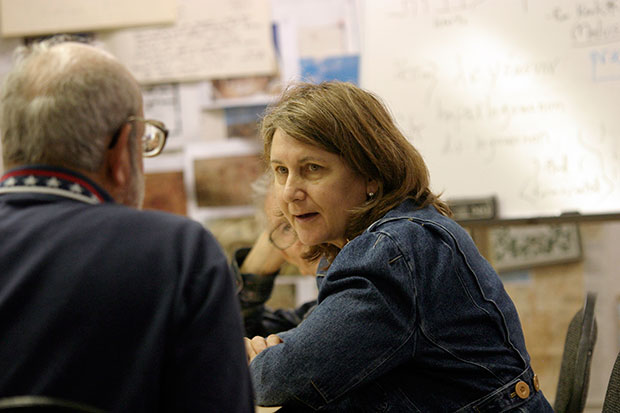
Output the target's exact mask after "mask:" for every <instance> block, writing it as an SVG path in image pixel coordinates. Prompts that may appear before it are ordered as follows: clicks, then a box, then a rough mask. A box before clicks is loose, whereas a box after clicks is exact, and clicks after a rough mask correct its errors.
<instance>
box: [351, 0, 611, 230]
mask: <svg viewBox="0 0 620 413" xmlns="http://www.w3.org/2000/svg"><path fill="white" fill-rule="evenodd" d="M362 23H363V30H362V33H363V42H362V53H361V69H360V70H361V73H360V79H361V80H360V82H361V85H362V86H363V87H364V88H366V89H368V90H370V91H372V92H374V93H376V94H377V95H378V96H379V97H381V98H382V99H383V100H384V101H385V103H386V104H387V106H388V107H389V108H390V110H391V111H392V113H393V115H394V117H395V118H396V120H397V122H398V124H399V126H400V128H401V129H402V130H403V132H404V133H405V135H406V136H407V137H408V138H409V139H410V140H411V142H412V143H413V144H414V146H416V148H418V150H419V151H420V152H421V153H422V155H423V156H424V158H425V160H426V162H427V164H428V166H429V169H430V172H431V185H432V189H433V191H435V192H443V197H444V198H446V199H450V198H477V197H486V196H496V197H497V199H498V206H499V211H498V212H499V216H500V217H507V218H516V217H532V216H547V215H557V214H560V213H562V212H565V211H579V212H581V213H584V214H589V213H608V212H617V211H620V0H609V1H596V0H583V1H574V0H570V1H569V0H529V1H528V0H365V2H364V3H363V21H362Z"/></svg>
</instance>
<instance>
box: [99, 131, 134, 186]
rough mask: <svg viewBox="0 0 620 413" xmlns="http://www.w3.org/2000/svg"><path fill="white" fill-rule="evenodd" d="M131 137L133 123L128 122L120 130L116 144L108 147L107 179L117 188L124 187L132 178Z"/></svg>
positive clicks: (106, 160) (106, 161)
mask: <svg viewBox="0 0 620 413" xmlns="http://www.w3.org/2000/svg"><path fill="white" fill-rule="evenodd" d="M130 137H131V124H130V123H126V124H125V125H123V127H122V128H121V129H120V131H119V136H118V140H117V141H116V145H114V147H112V148H110V149H108V151H107V153H106V159H105V173H106V179H107V180H108V181H109V182H110V184H112V185H113V186H114V187H117V188H118V187H120V188H123V187H124V186H125V185H126V184H127V182H129V180H130V179H131V152H130V150H129V145H130V144H131V142H130Z"/></svg>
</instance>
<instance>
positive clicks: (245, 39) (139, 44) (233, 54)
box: [100, 0, 276, 84]
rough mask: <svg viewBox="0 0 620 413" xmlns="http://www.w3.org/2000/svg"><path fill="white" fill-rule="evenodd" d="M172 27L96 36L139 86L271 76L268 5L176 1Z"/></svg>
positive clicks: (254, 0) (259, 1) (243, 0)
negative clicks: (176, 5)
mask: <svg viewBox="0 0 620 413" xmlns="http://www.w3.org/2000/svg"><path fill="white" fill-rule="evenodd" d="M178 4H179V9H178V19H177V23H176V24H175V25H174V26H172V27H163V28H142V29H130V30H121V31H117V32H111V33H108V34H104V35H102V36H100V40H101V41H102V42H103V43H104V45H105V46H106V48H107V49H108V50H109V51H110V52H112V53H113V54H115V55H116V56H117V57H118V58H119V59H120V60H121V61H122V62H123V63H125V64H126V65H127V67H129V69H130V70H131V71H132V72H133V74H134V75H135V76H136V78H137V79H138V81H139V82H141V83H143V84H148V83H163V82H175V81H191V80H202V79H211V78H223V77H235V76H247V75H253V74H273V73H275V72H276V61H275V52H274V47H273V36H272V28H271V18H270V9H269V3H268V1H267V0H230V1H220V0H178Z"/></svg>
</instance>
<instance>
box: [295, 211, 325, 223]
mask: <svg viewBox="0 0 620 413" xmlns="http://www.w3.org/2000/svg"><path fill="white" fill-rule="evenodd" d="M318 215H319V213H318V212H309V213H307V214H301V215H295V220H297V221H300V222H308V221H310V220H312V219H313V218H315V217H317V216H318Z"/></svg>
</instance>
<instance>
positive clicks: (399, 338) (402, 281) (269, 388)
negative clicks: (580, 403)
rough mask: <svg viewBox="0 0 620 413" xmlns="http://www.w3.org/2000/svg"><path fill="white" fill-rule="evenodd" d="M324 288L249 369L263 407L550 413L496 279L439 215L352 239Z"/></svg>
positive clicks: (404, 217) (394, 218)
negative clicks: (294, 324)
mask: <svg viewBox="0 0 620 413" xmlns="http://www.w3.org/2000/svg"><path fill="white" fill-rule="evenodd" d="M317 282H318V286H319V296H318V305H317V306H316V307H315V308H314V310H313V311H312V313H311V314H310V315H309V316H308V317H306V318H305V319H304V320H303V322H301V323H300V324H299V325H298V326H297V327H294V328H292V329H290V330H288V331H286V332H283V333H280V334H279V336H280V337H281V338H282V340H283V343H282V344H279V345H276V346H274V347H270V348H268V349H266V350H264V351H263V352H261V353H260V354H259V355H258V356H257V357H256V358H255V359H254V360H253V361H252V363H251V364H250V370H251V374H252V379H253V382H254V386H255V394H256V398H257V403H258V404H259V405H266V406H274V405H283V406H285V408H286V407H288V408H289V410H290V411H302V410H309V411H311V410H320V411H334V412H347V411H351V412H433V413H434V412H503V411H521V412H552V409H551V407H550V405H549V403H548V402H547V401H546V399H545V398H544V396H543V393H542V391H540V390H539V388H538V382H537V378H536V377H535V376H534V373H533V372H532V370H531V368H530V365H529V361H530V359H529V355H528V354H527V351H526V348H525V343H524V338H523V332H522V329H521V324H520V321H519V317H518V314H517V311H516V309H515V307H514V305H513V303H512V301H511V299H510V297H509V296H508V294H507V293H506V291H505V290H504V287H503V285H502V283H501V281H500V279H499V277H498V276H497V274H496V273H495V271H494V270H493V268H492V267H491V265H490V264H489V263H488V262H487V261H486V260H485V259H484V258H483V257H482V256H481V255H480V253H479V252H478V250H477V248H476V246H475V245H474V243H473V241H472V239H471V238H470V237H469V235H468V234H467V232H466V231H465V230H464V229H462V228H461V227H460V226H459V225H458V224H457V223H456V222H454V221H453V220H451V219H449V218H447V217H445V216H443V215H441V214H439V213H438V212H437V211H436V210H435V208H434V207H426V208H424V209H417V207H416V205H415V204H414V203H413V201H411V200H407V201H404V202H403V203H402V204H401V205H399V206H398V207H396V208H394V209H393V210H391V211H390V212H388V213H387V214H386V215H385V216H384V217H383V218H381V219H380V220H378V221H376V222H375V223H373V224H372V225H371V226H370V227H369V228H367V230H366V231H365V232H364V233H362V234H361V235H360V236H358V237H357V238H355V239H353V240H351V241H350V242H349V243H348V244H347V245H346V246H345V247H344V248H343V249H342V250H341V251H340V253H339V254H338V255H337V256H336V258H335V259H334V261H333V263H332V265H331V266H330V267H329V269H328V270H327V272H326V273H320V274H319V276H318V278H317ZM526 388H527V391H526Z"/></svg>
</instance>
